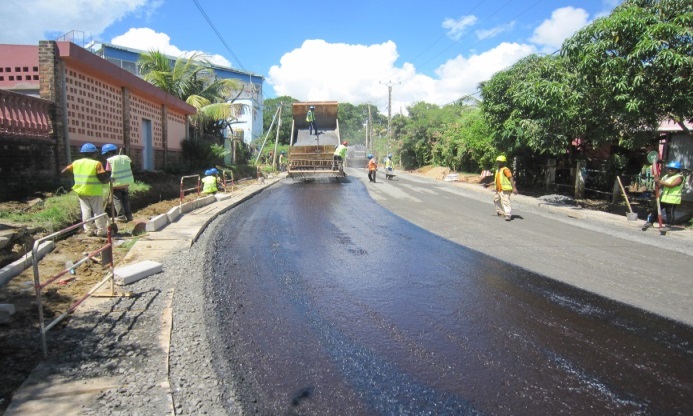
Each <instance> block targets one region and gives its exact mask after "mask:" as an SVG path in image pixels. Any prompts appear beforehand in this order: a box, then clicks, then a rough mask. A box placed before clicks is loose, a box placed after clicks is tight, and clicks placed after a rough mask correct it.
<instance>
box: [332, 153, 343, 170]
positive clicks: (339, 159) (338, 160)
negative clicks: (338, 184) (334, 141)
mask: <svg viewBox="0 0 693 416" xmlns="http://www.w3.org/2000/svg"><path fill="white" fill-rule="evenodd" d="M340 163H342V157H341V156H339V155H334V156H332V170H337V169H339V164H340Z"/></svg>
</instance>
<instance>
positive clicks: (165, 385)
mask: <svg viewBox="0 0 693 416" xmlns="http://www.w3.org/2000/svg"><path fill="white" fill-rule="evenodd" d="M215 222H216V221H215ZM215 222H213V223H212V225H211V226H210V227H209V228H208V230H210V229H213V228H214V223H215ZM209 234H211V233H210V232H206V233H205V234H203V235H202V236H201V238H200V239H199V240H198V241H197V242H196V243H195V245H194V246H193V247H192V248H187V247H184V248H182V249H180V250H179V251H176V252H174V253H171V254H170V255H169V256H168V257H166V258H165V259H164V261H163V270H164V271H163V272H162V273H159V274H156V275H153V276H150V277H148V278H146V279H143V280H140V281H138V282H136V283H134V284H132V285H128V286H126V287H124V288H123V289H125V290H127V291H129V292H131V293H132V296H131V297H120V298H98V299H96V298H92V299H94V300H89V301H88V303H86V304H85V306H82V307H80V309H78V312H77V313H76V314H75V316H74V317H73V318H72V319H71V320H70V322H69V325H67V326H66V327H65V328H64V329H63V330H61V331H55V332H49V334H48V340H49V343H48V351H49V358H48V360H46V361H45V362H43V363H42V365H41V366H40V369H38V370H37V371H35V372H34V373H35V375H37V374H40V375H39V376H38V377H37V378H39V379H41V380H42V379H46V378H57V379H60V380H63V379H64V381H70V382H77V383H80V384H83V385H84V386H85V387H84V388H87V389H88V388H89V386H90V385H92V386H93V385H95V383H96V381H97V380H100V381H103V380H105V381H106V383H107V385H109V386H111V387H110V388H107V389H105V390H104V391H101V392H100V393H98V395H97V396H96V400H95V401H94V400H84V401H83V402H82V404H81V414H84V415H164V414H176V415H192V414H195V415H198V414H209V415H222V414H228V415H240V414H242V412H241V409H240V407H239V406H238V404H237V403H236V401H235V399H234V397H233V388H232V386H229V385H225V384H224V382H222V381H220V380H219V378H218V377H217V371H225V366H224V365H223V364H217V363H215V359H214V357H213V356H212V354H213V353H212V351H214V350H215V348H214V345H217V346H218V344H215V342H216V340H217V339H218V337H216V336H213V337H212V338H211V339H210V337H208V335H207V331H206V325H205V316H206V314H207V313H210V312H208V311H206V307H205V296H204V293H205V287H204V281H205V279H204V276H205V273H204V265H203V264H202V259H204V257H205V251H206V247H207V244H208V240H209ZM210 306H211V307H213V305H210ZM171 313H172V316H173V318H172V325H171V318H170V317H171ZM169 341H170V344H169ZM169 345H170V354H169V351H168V349H169ZM75 400H82V399H80V398H79V397H77V396H75ZM174 409H175V410H174ZM11 410H12V409H9V410H8V412H9V411H11Z"/></svg>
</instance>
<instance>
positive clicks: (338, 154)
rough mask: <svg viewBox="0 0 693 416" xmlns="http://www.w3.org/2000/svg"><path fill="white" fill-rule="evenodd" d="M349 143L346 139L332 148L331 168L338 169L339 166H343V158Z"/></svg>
mask: <svg viewBox="0 0 693 416" xmlns="http://www.w3.org/2000/svg"><path fill="white" fill-rule="evenodd" d="M348 145H349V143H347V142H346V141H344V142H342V144H340V145H339V146H337V148H336V149H334V154H333V155H332V170H339V166H340V165H342V167H343V166H344V160H345V159H346V154H347V150H348V147H347V146H348Z"/></svg>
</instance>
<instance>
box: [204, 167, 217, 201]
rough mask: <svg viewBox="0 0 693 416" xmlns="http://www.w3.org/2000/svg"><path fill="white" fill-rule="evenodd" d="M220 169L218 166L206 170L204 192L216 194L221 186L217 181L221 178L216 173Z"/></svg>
mask: <svg viewBox="0 0 693 416" xmlns="http://www.w3.org/2000/svg"><path fill="white" fill-rule="evenodd" d="M218 172H219V171H218V170H217V169H216V168H212V169H207V170H206V171H205V177H204V178H202V193H203V194H207V195H213V194H216V193H217V191H218V190H219V188H218V187H217V183H218V182H219V178H218V177H217V176H216V174H217V173H218Z"/></svg>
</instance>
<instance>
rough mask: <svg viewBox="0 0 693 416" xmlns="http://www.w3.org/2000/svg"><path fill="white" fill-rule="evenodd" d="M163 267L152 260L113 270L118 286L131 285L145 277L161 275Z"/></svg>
mask: <svg viewBox="0 0 693 416" xmlns="http://www.w3.org/2000/svg"><path fill="white" fill-rule="evenodd" d="M162 270H163V266H162V264H161V263H157V262H155V261H151V260H145V261H141V262H139V263H135V264H129V265H127V266H122V267H116V268H115V270H113V274H114V276H115V282H116V284H118V285H129V284H131V283H134V282H136V281H138V280H142V279H144V278H145V277H149V276H151V275H153V274H156V273H161V271H162Z"/></svg>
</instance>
